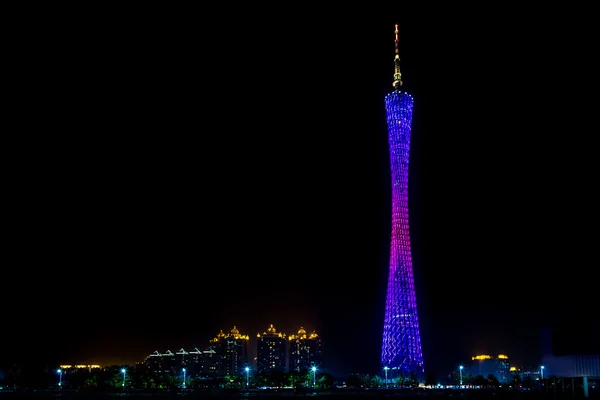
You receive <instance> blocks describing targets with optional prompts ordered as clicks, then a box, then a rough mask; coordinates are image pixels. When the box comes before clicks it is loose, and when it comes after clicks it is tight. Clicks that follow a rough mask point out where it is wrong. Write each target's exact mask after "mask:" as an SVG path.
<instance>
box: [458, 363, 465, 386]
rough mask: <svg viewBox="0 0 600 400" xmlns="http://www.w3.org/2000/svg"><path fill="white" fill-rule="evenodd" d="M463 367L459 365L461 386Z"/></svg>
mask: <svg viewBox="0 0 600 400" xmlns="http://www.w3.org/2000/svg"><path fill="white" fill-rule="evenodd" d="M463 368H464V367H463V366H462V365H459V366H458V371H459V372H460V386H462V370H463Z"/></svg>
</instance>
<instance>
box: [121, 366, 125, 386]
mask: <svg viewBox="0 0 600 400" xmlns="http://www.w3.org/2000/svg"><path fill="white" fill-rule="evenodd" d="M121 372H122V373H123V385H122V386H123V390H125V373H126V371H125V368H123V369H121Z"/></svg>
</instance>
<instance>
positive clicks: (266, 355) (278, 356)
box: [256, 324, 287, 372]
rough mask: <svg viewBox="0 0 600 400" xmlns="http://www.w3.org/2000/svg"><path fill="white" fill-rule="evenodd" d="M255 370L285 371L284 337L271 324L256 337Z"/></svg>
mask: <svg viewBox="0 0 600 400" xmlns="http://www.w3.org/2000/svg"><path fill="white" fill-rule="evenodd" d="M257 338H258V339H257V348H256V350H257V352H256V369H257V370H258V372H271V371H285V370H286V369H287V365H286V362H287V358H286V349H287V339H286V335H285V334H284V333H281V332H277V330H276V329H275V327H274V326H273V324H271V325H270V326H269V328H268V329H267V330H266V331H265V332H263V333H262V334H260V333H259V334H258V335H257Z"/></svg>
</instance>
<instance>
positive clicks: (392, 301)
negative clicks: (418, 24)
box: [381, 25, 424, 376]
mask: <svg viewBox="0 0 600 400" xmlns="http://www.w3.org/2000/svg"><path fill="white" fill-rule="evenodd" d="M395 34H396V39H395V42H394V43H395V48H396V49H395V57H394V81H393V88H394V89H393V90H392V91H391V92H390V93H388V94H387V95H386V96H385V109H386V119H387V127H388V142H389V153H390V164H391V177H392V234H391V245H390V265H389V274H388V284H387V296H386V304H385V320H384V325H383V344H382V349H381V367H382V368H385V369H386V372H387V370H388V369H390V370H391V371H390V372H391V373H392V376H394V375H403V376H406V375H411V374H415V375H417V376H420V375H422V374H423V372H424V367H423V352H422V350H421V336H420V333H419V319H418V317H417V299H416V294H415V285H414V277H413V269H412V254H411V246H410V234H409V220H408V161H409V151H410V135H411V124H412V112H413V103H414V102H413V98H412V96H411V95H410V94H408V93H406V92H405V91H402V90H401V89H400V87H401V86H402V75H401V74H400V53H399V50H398V25H396V30H395Z"/></svg>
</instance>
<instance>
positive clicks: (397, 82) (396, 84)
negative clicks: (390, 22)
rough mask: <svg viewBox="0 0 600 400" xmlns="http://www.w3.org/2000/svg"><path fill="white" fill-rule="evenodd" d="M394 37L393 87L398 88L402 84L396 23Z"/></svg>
mask: <svg viewBox="0 0 600 400" xmlns="http://www.w3.org/2000/svg"><path fill="white" fill-rule="evenodd" d="M395 28H396V29H395V31H394V33H395V34H396V39H394V46H395V53H396V54H395V55H394V83H392V85H393V86H394V89H400V86H402V74H401V73H400V50H399V49H398V24H396V25H395Z"/></svg>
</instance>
